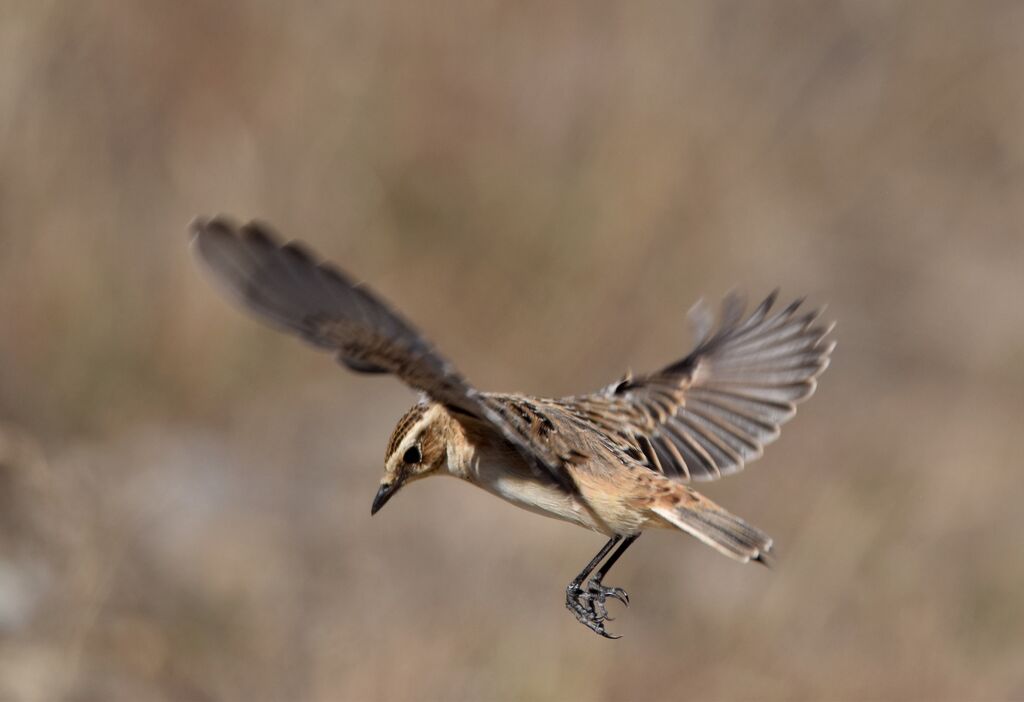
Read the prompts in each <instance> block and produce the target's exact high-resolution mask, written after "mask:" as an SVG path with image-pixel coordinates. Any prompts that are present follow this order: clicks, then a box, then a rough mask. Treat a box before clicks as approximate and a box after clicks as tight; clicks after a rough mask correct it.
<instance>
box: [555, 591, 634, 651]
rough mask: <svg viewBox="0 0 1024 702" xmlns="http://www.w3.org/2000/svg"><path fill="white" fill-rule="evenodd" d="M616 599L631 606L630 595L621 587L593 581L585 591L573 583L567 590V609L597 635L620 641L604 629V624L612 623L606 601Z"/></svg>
mask: <svg viewBox="0 0 1024 702" xmlns="http://www.w3.org/2000/svg"><path fill="white" fill-rule="evenodd" d="M609 597H614V598H615V599H617V600H618V601H619V602H621V603H622V604H624V605H626V606H627V607H628V606H629V595H627V594H626V591H625V590H623V589H622V588H621V587H608V586H606V585H604V584H602V583H601V581H600V580H597V579H592V580H590V581H589V582H588V583H587V587H586V589H584V588H583V587H582V585H581V583H578V582H571V583H569V586H568V587H567V588H565V607H566V609H568V610H569V611H570V612H572V613H573V614H574V615H575V616H576V619H577V620H578V621H579V622H580V624H583V625H584V626H586V627H587V628H588V629H590V630H591V631H593V632H594V633H595V634H599V635H601V636H603V637H605V638H606V639H618V638H621V637H619V636H615V635H614V634H609V633H608V631H607V630H606V629H605V628H604V623H605V622H609V621H612V617H609V616H608V608H607V606H606V604H605V603H606V601H607V599H608V598H609Z"/></svg>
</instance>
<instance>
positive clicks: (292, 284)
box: [191, 218, 579, 495]
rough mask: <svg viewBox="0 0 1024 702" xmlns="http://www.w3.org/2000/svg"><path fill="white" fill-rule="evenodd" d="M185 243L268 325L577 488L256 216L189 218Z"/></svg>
mask: <svg viewBox="0 0 1024 702" xmlns="http://www.w3.org/2000/svg"><path fill="white" fill-rule="evenodd" d="M191 230H192V233H193V243H192V247H193V249H194V251H195V252H196V253H197V254H198V256H199V258H200V259H201V260H202V262H203V263H204V264H206V267H207V268H208V269H209V270H210V271H212V272H213V274H214V277H215V278H216V279H217V280H218V281H219V282H220V283H221V284H222V286H223V287H225V288H226V289H227V291H228V292H229V293H230V294H231V295H232V296H233V297H235V298H236V299H238V300H239V301H240V302H242V303H243V304H244V305H245V306H246V307H248V308H249V309H250V310H251V311H252V312H255V313H256V315H257V316H259V317H261V318H262V319H264V320H266V321H267V322H269V323H270V324H272V325H273V326H275V327H277V328H279V329H282V330H284V331H287V332H291V333H293V334H296V335H298V336H300V337H302V338H303V339H305V340H306V341H307V342H309V343H311V344H313V345H314V346H317V347H319V348H322V349H325V350H328V351H331V352H333V353H334V354H335V355H336V357H337V359H338V360H339V362H341V363H342V364H344V365H345V366H347V367H348V368H350V369H352V370H354V371H357V372H361V373H391V374H393V375H395V376H397V377H398V378H399V379H400V380H402V381H403V382H405V383H406V384H407V385H409V386H411V387H413V388H415V389H417V390H420V391H422V392H424V393H426V394H427V395H428V396H430V397H431V398H432V399H433V400H434V401H436V402H439V403H442V404H445V405H448V406H450V407H453V408H455V409H457V410H460V411H462V412H465V413H469V414H470V415H472V416H474V417H476V418H477V419H479V420H481V421H484V422H486V423H488V424H489V425H491V426H492V427H493V428H494V429H495V430H496V431H497V432H498V433H499V434H500V435H501V436H503V437H504V438H505V439H506V440H507V441H509V442H510V443H511V444H512V445H513V446H515V447H516V449H517V450H518V451H519V452H520V453H521V454H522V455H523V457H524V458H525V459H526V460H527V462H528V463H529V464H530V465H531V466H532V467H533V469H534V470H535V471H537V472H538V474H539V475H544V476H547V477H549V478H551V479H554V480H555V482H557V483H558V484H559V485H561V486H562V487H563V488H564V489H565V490H566V491H568V492H569V493H571V494H574V495H579V490H578V488H577V486H576V484H575V482H574V481H573V479H572V476H571V475H570V474H569V472H568V470H567V467H566V460H565V457H562V456H560V455H558V453H557V452H556V451H555V450H554V448H553V447H552V446H551V445H550V444H549V443H548V442H545V441H542V440H540V438H539V437H538V436H537V434H536V432H534V431H533V430H532V428H531V427H530V426H529V425H528V424H527V423H526V422H525V421H524V419H523V418H522V417H519V416H517V415H516V414H515V413H514V412H512V411H510V409H509V407H507V406H506V405H505V404H503V403H501V402H497V401H495V399H494V398H493V396H488V395H485V394H483V393H481V392H479V391H477V390H476V389H475V388H474V387H473V386H472V385H470V384H469V383H468V382H467V381H466V379H465V378H463V377H462V375H461V374H460V373H459V372H458V370H456V369H455V367H454V366H452V364H451V363H449V362H448V360H447V359H445V358H444V357H443V356H442V355H441V354H439V353H438V352H437V351H436V350H435V349H434V347H433V345H432V344H431V343H430V342H429V341H427V340H426V339H425V338H424V337H423V335H422V334H420V333H419V332H418V331H417V330H416V329H415V328H414V327H413V326H412V325H411V324H410V323H409V322H407V321H405V320H404V319H403V318H402V317H401V316H400V315H399V314H398V313H397V312H395V311H394V310H392V309H390V307H388V305H387V304H385V303H384V302H383V301H382V300H381V299H380V298H378V297H377V296H376V295H375V294H374V293H373V292H371V291H370V290H369V288H367V287H366V286H364V285H362V284H359V283H355V282H354V281H353V280H352V279H351V278H349V277H348V276H347V275H346V274H345V273H343V272H342V271H340V270H339V269H338V268H336V267H334V266H332V265H331V264H329V263H322V262H319V261H318V260H317V259H316V257H315V256H314V255H313V254H312V253H311V252H310V251H308V250H307V249H306V248H305V247H303V246H302V245H301V244H298V243H296V242H289V243H286V244H281V243H280V242H279V241H278V240H277V238H276V236H275V235H274V234H273V233H272V232H271V231H270V230H269V229H268V227H266V226H265V225H262V224H259V223H249V224H246V225H244V226H242V227H237V226H235V225H234V224H232V223H231V222H229V221H227V220H225V219H223V218H214V219H197V220H196V221H195V222H193V223H192V225H191Z"/></svg>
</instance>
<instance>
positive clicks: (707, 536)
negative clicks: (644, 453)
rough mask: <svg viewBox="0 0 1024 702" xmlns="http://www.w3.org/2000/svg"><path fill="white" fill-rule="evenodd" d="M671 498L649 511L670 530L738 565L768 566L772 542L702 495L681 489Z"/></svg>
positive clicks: (768, 537) (682, 487)
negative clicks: (697, 540)
mask: <svg viewBox="0 0 1024 702" xmlns="http://www.w3.org/2000/svg"><path fill="white" fill-rule="evenodd" d="M679 488H681V489H680V490H677V491H674V493H675V494H673V495H672V496H671V497H668V498H667V499H662V500H660V501H659V504H656V505H655V506H653V507H652V508H651V511H653V512H654V513H655V514H657V515H658V516H659V517H661V518H662V519H664V520H665V521H666V522H668V523H669V524H671V525H672V526H674V527H676V528H678V529H681V530H683V531H685V532H686V533H687V534H689V535H690V536H693V537H695V538H697V539H700V540H701V541H703V542H704V543H706V544H707V545H708V546H710V547H711V548H713V549H715V550H716V551H718V552H720V553H723V554H725V555H726V556H729V557H730V558H734V559H736V560H737V561H740V562H741V563H747V562H748V561H758V562H760V563H763V564H764V565H770V563H771V555H770V551H771V548H772V538H771V537H770V536H768V535H767V534H765V533H764V532H763V531H761V530H760V529H757V528H756V527H752V526H751V525H749V524H747V523H746V522H745V521H743V520H742V519H740V518H739V517H737V516H736V515H735V514H732V513H730V512H728V511H726V510H724V509H722V508H721V507H719V506H718V505H716V504H715V503H714V502H712V501H711V500H709V499H707V498H706V497H704V496H703V495H700V494H699V493H697V492H695V491H693V490H691V489H689V488H687V487H685V486H682V485H680V486H679Z"/></svg>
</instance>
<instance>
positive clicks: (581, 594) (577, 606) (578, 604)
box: [565, 534, 639, 639]
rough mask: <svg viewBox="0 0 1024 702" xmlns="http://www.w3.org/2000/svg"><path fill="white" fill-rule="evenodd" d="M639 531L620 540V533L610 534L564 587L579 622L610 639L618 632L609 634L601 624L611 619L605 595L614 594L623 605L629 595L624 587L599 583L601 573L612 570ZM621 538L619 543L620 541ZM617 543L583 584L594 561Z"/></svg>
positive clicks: (597, 561) (591, 569)
mask: <svg viewBox="0 0 1024 702" xmlns="http://www.w3.org/2000/svg"><path fill="white" fill-rule="evenodd" d="M638 536H639V534H636V535H634V536H629V537H626V539H625V540H624V541H623V539H622V537H621V536H613V537H612V538H611V539H609V540H608V543H606V544H605V545H604V546H603V547H602V548H601V550H600V551H598V553H597V555H596V556H594V558H593V559H591V561H590V563H588V564H587V567H586V568H584V569H583V570H582V571H581V572H580V574H579V575H577V576H576V577H575V578H573V581H572V582H571V583H569V586H568V587H566V588H565V606H566V607H567V608H568V609H569V611H570V612H572V613H573V614H574V615H576V619H578V620H579V622H580V623H581V624H583V625H585V626H586V627H588V628H589V629H591V630H592V631H593V632H595V633H597V634H600V635H601V636H604V637H605V638H609V639H617V638H619V637H618V636H613V635H611V634H609V633H608V632H607V631H606V630H605V628H604V622H605V621H606V620H610V619H611V617H609V616H608V609H607V608H606V607H605V600H606V599H607V598H608V597H614V598H615V599H617V600H619V601H620V602H622V603H623V604H624V605H626V606H629V595H627V594H626V591H625V590H623V589H622V588H618V587H606V586H605V585H603V584H602V582H601V581H602V580H603V579H604V576H605V575H606V574H607V573H608V571H609V570H611V567H612V566H613V565H615V561H617V560H618V559H619V556H621V555H622V554H623V553H624V552H625V550H626V549H627V548H629V545H630V544H632V543H633V542H634V541H636V539H637V537H638ZM620 541H621V542H622V543H621V544H619V542H620ZM616 544H619V547H618V549H616V550H615V552H614V553H613V554H612V555H611V556H610V557H609V558H608V560H607V561H606V562H605V563H604V565H602V566H601V568H600V569H599V570H598V571H597V573H596V574H595V575H594V577H593V578H591V579H590V581H589V582H588V583H587V587H586V589H584V588H583V581H584V580H586V578H587V576H588V575H590V573H591V572H593V570H594V568H596V567H597V564H598V563H600V562H601V560H602V559H603V558H604V557H605V556H607V555H608V552H609V551H611V550H612V549H613V548H615V545H616Z"/></svg>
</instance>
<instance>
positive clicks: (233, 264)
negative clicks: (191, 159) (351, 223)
mask: <svg viewBox="0 0 1024 702" xmlns="http://www.w3.org/2000/svg"><path fill="white" fill-rule="evenodd" d="M191 232H192V235H193V243H192V247H193V249H194V251H195V252H196V254H197V255H198V257H199V259H200V260H201V261H202V262H203V263H204V264H205V267H206V268H207V269H208V270H209V271H211V272H212V273H213V277H214V278H215V279H216V281H217V282H219V283H220V284H221V285H222V286H223V288H225V289H226V291H227V292H228V293H229V294H231V295H232V296H233V297H235V298H236V299H237V300H238V301H240V302H241V303H242V304H243V305H244V306H245V307H247V308H248V309H249V310H250V311H252V312H254V313H255V314H256V315H257V316H258V317H260V318H262V319H263V320H265V321H266V322H269V323H270V324H271V325H273V326H275V327H277V328H279V329H282V330H284V331H287V332H290V333H292V334H295V335H297V336H299V337H301V338H303V339H304V340H306V341H307V342H309V343H310V344H312V345H313V346H316V347H318V348H321V349H324V350H327V351H329V352H331V353H333V354H334V355H335V356H336V358H337V360H338V361H339V362H340V363H341V364H343V365H344V366H346V367H348V368H349V369H351V370H353V371H357V372H359V373H390V374H392V375H394V376H397V377H398V379H399V380H401V381H403V382H404V383H406V384H407V385H409V386H410V387H412V388H413V389H415V390H418V391H420V393H421V399H420V401H419V402H417V403H416V404H415V405H414V406H413V407H412V408H411V409H410V410H409V411H408V412H406V413H405V415H404V416H403V417H402V418H401V419H400V420H399V421H398V424H397V425H396V426H395V429H394V431H393V432H392V434H391V438H390V439H389V441H388V443H387V450H386V452H385V459H384V477H383V478H382V480H381V482H380V487H379V489H378V490H377V494H376V496H375V497H374V499H373V504H372V506H371V509H370V513H371V514H376V513H377V511H379V510H380V509H381V508H382V507H383V506H384V504H385V503H386V502H388V501H389V500H390V499H391V498H392V497H394V495H395V494H396V493H397V492H398V491H399V490H400V489H401V488H403V487H404V486H406V485H408V484H410V483H412V482H415V481H417V480H420V479H422V478H426V477H429V476H433V475H452V476H455V477H457V478H461V479H462V480H465V481H467V482H469V483H472V484H473V485H476V486H478V487H481V488H483V489H484V490H486V491H488V492H490V493H492V494H494V495H496V496H498V497H500V498H502V499H504V500H507V501H508V502H511V503H512V504H514V505H516V506H518V507H522V508H524V509H527V510H530V511H531V512H536V513H538V514H542V515H545V516H548V517H554V518H555V519H561V520H564V521H567V522H571V523H573V524H577V525H579V526H582V527H586V528H588V529H592V530H594V531H597V532H600V533H602V534H604V535H605V536H607V537H608V541H607V543H606V544H605V545H604V546H603V547H602V548H601V550H600V551H599V552H598V553H597V555H596V556H594V558H593V559H592V560H591V561H590V562H589V563H587V565H586V567H584V569H583V570H582V571H581V572H580V573H579V574H578V575H577V576H576V577H575V578H573V579H572V581H571V582H570V583H569V585H568V587H567V588H566V591H565V604H566V607H567V608H568V609H569V611H570V612H572V613H573V614H574V615H575V617H576V619H578V620H579V621H580V622H581V623H582V624H584V625H586V626H587V627H589V628H590V629H591V630H593V631H594V632H596V633H597V634H600V635H602V636H605V637H608V638H618V637H616V636H614V635H612V634H610V633H609V632H608V631H607V629H606V628H605V622H606V621H608V620H609V619H610V617H609V616H608V611H607V601H608V598H613V599H616V600H619V601H620V602H622V603H623V604H626V605H628V604H629V597H628V595H627V594H626V592H625V591H624V590H623V589H622V588H618V587H611V586H608V585H605V584H604V578H605V576H606V575H607V573H608V571H609V570H610V568H611V567H612V565H614V563H615V562H616V561H617V560H618V559H619V558H620V557H621V556H622V554H623V553H624V552H625V551H626V549H627V548H629V546H630V545H631V544H632V543H633V542H634V541H636V539H637V538H638V537H639V536H640V534H641V533H642V532H643V531H645V530H646V529H652V528H659V529H666V528H667V529H676V530H679V531H682V532H685V533H687V534H689V535H690V536H693V537H695V538H696V539H698V540H699V541H701V542H703V543H705V544H707V545H708V546H710V547H712V548H713V549H715V550H716V551H718V552H719V553H722V554H724V555H726V556H729V557H730V558H733V559H735V560H737V561H740V562H742V563H747V562H750V561H754V562H759V563H762V564H767V563H768V561H769V559H770V555H771V548H772V539H771V537H769V536H768V535H767V534H765V533H764V532H763V531H761V530H760V529H757V528H755V527H753V526H751V525H750V524H747V523H746V522H745V521H743V520H742V519H740V518H739V517H737V516H735V515H733V514H731V513H730V512H728V511H726V510H725V509H723V508H722V507H719V506H718V505H717V504H715V503H714V502H712V501H711V500H709V499H708V498H707V497H704V496H703V495H701V494H700V493H699V492H697V491H696V490H694V489H693V488H692V487H691V486H690V483H692V482H696V481H710V480H717V479H718V478H720V477H722V476H725V475H730V474H732V473H736V472H738V471H740V470H742V469H743V467H744V466H745V465H746V464H747V463H748V462H749V461H752V460H754V459H756V458H758V457H759V456H760V455H761V453H762V451H763V448H764V446H765V445H767V444H769V443H771V442H772V441H774V440H775V439H776V438H778V436H779V429H780V427H781V425H782V424H784V423H785V422H787V421H788V420H789V419H791V418H792V417H793V415H794V414H795V412H796V404H797V403H799V402H801V401H803V400H806V399H807V398H808V397H810V396H811V394H812V393H813V392H814V390H815V386H816V380H815V379H816V378H817V377H818V375H820V374H821V373H822V372H823V371H824V370H825V368H826V367H827V366H828V363H829V355H830V354H831V352H832V350H833V348H834V347H835V342H833V341H829V340H827V339H826V337H827V335H828V334H829V332H830V331H831V329H832V326H831V325H825V324H820V323H819V322H818V319H819V316H820V310H818V311H811V312H806V311H804V312H801V311H800V310H799V308H800V305H801V302H802V301H801V300H797V301H795V302H793V303H792V304H789V305H787V306H785V307H782V308H781V309H777V308H776V304H775V303H776V298H777V292H775V293H772V294H771V295H769V296H768V297H767V298H766V299H765V300H764V301H763V302H762V303H761V304H760V305H758V306H757V307H756V308H755V309H754V310H753V311H752V312H751V313H749V314H746V313H745V304H744V302H743V301H742V299H741V298H740V297H739V296H737V295H729V296H728V297H726V299H725V300H724V302H723V304H722V310H721V313H720V315H719V318H718V321H717V324H715V319H714V315H713V314H712V313H711V311H710V310H709V309H708V308H707V306H706V305H703V304H698V305H697V306H696V307H695V308H694V309H693V310H692V311H691V314H690V317H691V322H692V325H693V327H694V330H695V333H696V336H697V339H698V340H697V343H696V346H695V347H694V348H693V350H692V351H691V352H690V353H689V354H687V355H686V356H685V357H683V358H682V359H680V360H678V361H676V362H674V363H671V364H669V365H668V366H666V367H664V368H662V369H661V370H658V371H656V372H653V373H649V374H646V375H638V376H632V375H630V374H627V375H626V376H625V377H624V378H622V379H620V380H618V381H616V382H613V383H611V384H610V385H608V386H606V387H604V388H603V389H601V390H598V391H597V392H594V393H591V394H587V395H578V396H573V397H563V398H558V399H549V398H540V397H531V396H527V395H519V394H514V393H509V394H503V393H490V392H483V391H480V390H478V389H477V388H475V387H474V386H473V385H471V384H470V383H469V382H468V381H467V380H466V378H465V377H463V375H462V374H461V373H459V371H458V370H456V368H455V367H454V366H453V365H452V364H451V363H450V362H449V361H448V360H447V359H446V358H445V357H444V356H442V355H441V354H440V353H439V352H438V351H437V350H436V349H435V348H434V346H433V345H432V344H431V343H430V342H429V341H428V340H427V339H426V338H425V337H424V336H423V335H422V334H420V332H419V331H417V330H416V328H415V327H413V326H412V324H410V323H409V322H408V321H406V320H405V319H404V318H403V317H402V316H401V315H400V314H398V313H397V312H396V311H395V310H393V309H392V308H391V307H390V306H388V305H387V304H386V303H385V302H384V301H383V300H382V299H381V298H380V297H379V296H377V295H376V294H375V293H374V292H372V291H371V290H370V289H369V288H367V287H366V286H365V285H363V284H361V283H357V282H355V281H354V280H353V279H352V278H351V277H349V276H348V275H347V274H346V273H344V272H342V271H341V270H340V269H338V268H337V267H335V266H333V265H332V264H330V263H326V262H321V261H319V260H318V259H317V257H316V256H315V255H314V254H313V253H312V252H310V251H309V250H308V249H307V248H306V247H305V246H303V245H302V244H300V243H298V242H294V241H293V242H288V243H282V242H281V241H280V240H279V238H278V236H277V235H276V234H274V233H273V232H272V231H271V230H270V229H269V227H267V226H266V225H264V224H262V223H258V222H251V223H249V224H246V225H244V226H240V227H239V226H237V225H235V224H234V223H232V222H231V221H230V220H228V219H225V218H221V217H216V218H212V219H203V218H200V219H197V220H195V221H194V222H193V223H192V225H191ZM588 578H589V579H588Z"/></svg>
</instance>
